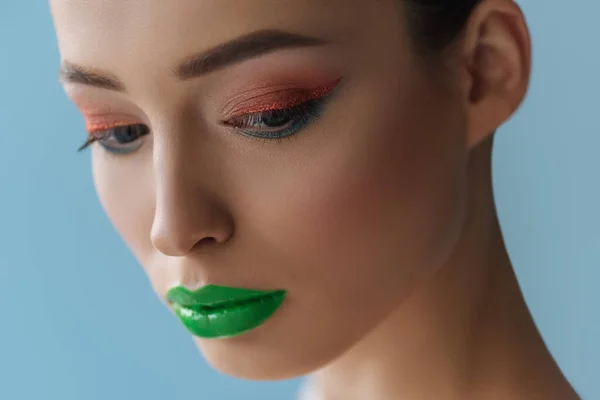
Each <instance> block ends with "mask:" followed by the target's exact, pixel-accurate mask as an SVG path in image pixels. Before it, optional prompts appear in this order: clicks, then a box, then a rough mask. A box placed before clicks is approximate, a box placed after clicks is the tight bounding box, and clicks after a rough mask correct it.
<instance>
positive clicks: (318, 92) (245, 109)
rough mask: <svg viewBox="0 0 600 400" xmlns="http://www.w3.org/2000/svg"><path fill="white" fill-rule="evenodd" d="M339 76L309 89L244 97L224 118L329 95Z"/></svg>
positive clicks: (236, 116)
mask: <svg viewBox="0 0 600 400" xmlns="http://www.w3.org/2000/svg"><path fill="white" fill-rule="evenodd" d="M340 81H341V78H340V79H337V80H335V81H334V82H331V83H329V84H326V85H322V86H318V87H315V88H310V89H298V88H295V89H283V90H279V91H277V92H273V93H269V94H266V95H259V96H255V97H252V98H250V99H246V100H245V101H243V102H242V103H241V104H238V105H236V106H235V107H232V109H231V110H230V111H229V112H227V113H226V115H228V117H227V118H226V120H230V119H235V118H239V117H242V116H245V115H249V114H256V113H262V112H268V111H274V110H281V109H286V108H292V107H296V106H299V105H301V104H303V103H306V102H308V101H311V100H318V99H322V98H324V97H326V96H327V95H329V94H330V93H331V92H332V91H333V90H334V89H335V88H336V87H337V86H338V84H339V83H340Z"/></svg>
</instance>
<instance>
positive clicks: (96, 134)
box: [78, 94, 329, 154]
mask: <svg viewBox="0 0 600 400" xmlns="http://www.w3.org/2000/svg"><path fill="white" fill-rule="evenodd" d="M328 97H329V96H328V94H324V95H322V96H321V97H320V98H314V99H310V100H307V101H304V102H303V103H300V104H297V105H294V106H290V107H286V108H274V109H271V110H264V111H258V112H253V113H247V114H242V115H239V116H237V117H233V118H230V119H228V120H224V121H221V125H222V126H226V127H230V128H232V129H233V130H234V131H235V133H238V134H242V135H244V136H247V137H250V138H253V139H259V140H260V139H262V140H272V139H276V140H281V139H284V138H291V137H292V136H293V135H295V134H296V133H298V132H299V131H301V130H302V129H303V128H305V127H306V126H307V125H309V124H310V123H311V122H313V121H314V120H316V119H318V118H319V117H320V116H321V112H322V109H323V107H324V105H325V102H326V100H327V98H328ZM269 118H271V119H275V120H276V122H277V120H278V119H279V120H281V119H283V122H285V124H284V126H283V127H282V126H272V127H269V126H268V123H266V122H265V120H268V119H269ZM260 124H262V125H264V126H265V127H266V128H267V130H265V129H262V130H260V129H250V128H251V127H252V126H253V125H260ZM287 125H289V126H287ZM286 126H287V127H286ZM134 128H135V129H137V132H138V137H136V138H135V139H134V140H132V141H131V142H127V143H119V144H121V145H127V144H130V143H137V145H136V146H132V147H131V148H124V149H123V148H121V149H119V148H118V147H116V146H114V145H113V146H111V145H110V144H109V143H108V141H110V140H111V138H112V137H113V136H114V134H115V131H116V130H118V129H127V130H128V131H127V132H128V133H129V131H131V130H132V129H134ZM269 128H272V130H271V131H268V129H269ZM140 130H141V133H140ZM148 133H150V130H149V128H148V127H146V126H145V125H142V124H133V125H116V126H114V127H109V128H104V129H98V130H92V131H91V132H90V133H89V135H88V138H87V140H86V141H85V143H84V144H83V145H82V146H81V147H80V148H79V149H78V151H82V150H84V149H86V148H87V147H89V146H90V145H91V144H93V143H94V142H99V143H100V144H101V145H102V146H103V147H104V149H105V150H107V151H109V152H111V153H115V154H127V153H131V152H133V151H135V150H137V149H138V148H139V146H141V142H140V139H141V138H142V137H143V136H146V135H147V134H148ZM125 147H127V146H125Z"/></svg>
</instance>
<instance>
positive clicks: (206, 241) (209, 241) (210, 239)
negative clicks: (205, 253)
mask: <svg viewBox="0 0 600 400" xmlns="http://www.w3.org/2000/svg"><path fill="white" fill-rule="evenodd" d="M216 243H217V239H215V238H214V237H212V236H207V237H203V238H202V239H200V240H198V241H197V242H196V244H195V245H194V247H196V248H198V247H204V246H210V245H213V244H216Z"/></svg>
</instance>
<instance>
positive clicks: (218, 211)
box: [151, 134, 233, 256]
mask: <svg viewBox="0 0 600 400" xmlns="http://www.w3.org/2000/svg"><path fill="white" fill-rule="evenodd" d="M154 139H155V140H154V143H153V144H154V149H153V151H154V153H153V168H154V187H155V212H154V221H153V225H152V232H151V239H152V243H153V245H154V247H155V248H156V249H157V250H159V251H160V252H162V253H164V254H166V255H169V256H184V255H186V254H187V253H188V252H190V251H191V250H192V249H193V248H195V247H196V246H198V245H199V244H200V243H205V244H206V243H209V242H211V243H214V242H216V243H224V242H225V241H227V239H228V238H229V236H230V235H231V233H232V230H233V228H232V226H231V219H230V218H228V216H227V213H226V212H225V210H223V208H222V205H221V204H219V202H218V201H217V198H218V195H217V193H215V190H216V189H217V188H215V187H209V186H214V185H209V184H208V182H210V181H211V179H210V177H209V176H207V175H206V174H208V173H210V172H209V171H210V170H211V169H212V168H214V166H210V165H208V163H209V162H210V160H208V159H206V158H205V157H202V152H201V151H199V149H198V148H197V146H196V145H194V144H192V143H186V141H185V140H184V138H182V137H181V136H180V135H175V134H174V135H157V134H155V137H154Z"/></svg>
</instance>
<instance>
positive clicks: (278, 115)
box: [223, 98, 325, 139]
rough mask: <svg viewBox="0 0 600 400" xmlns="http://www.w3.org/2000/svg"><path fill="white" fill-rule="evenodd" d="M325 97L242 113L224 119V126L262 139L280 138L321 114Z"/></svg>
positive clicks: (297, 130)
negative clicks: (283, 106)
mask: <svg viewBox="0 0 600 400" xmlns="http://www.w3.org/2000/svg"><path fill="white" fill-rule="evenodd" d="M324 101H325V99H324V98H323V99H315V100H310V101H307V102H305V103H302V104H300V105H297V106H294V107H289V108H282V109H275V110H268V111H261V112H256V113H250V114H243V115H240V116H238V117H234V118H231V119H229V120H227V121H224V122H223V124H224V125H226V126H230V127H233V128H234V129H236V130H237V131H239V132H241V133H243V134H245V135H249V136H253V137H258V138H262V139H281V138H285V137H288V136H291V135H294V134H295V133H297V132H299V131H300V130H302V129H303V128H304V127H306V126H307V125H308V124H310V123H311V122H313V121H314V120H315V119H317V118H319V117H320V116H321V111H322V108H323V105H324Z"/></svg>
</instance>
